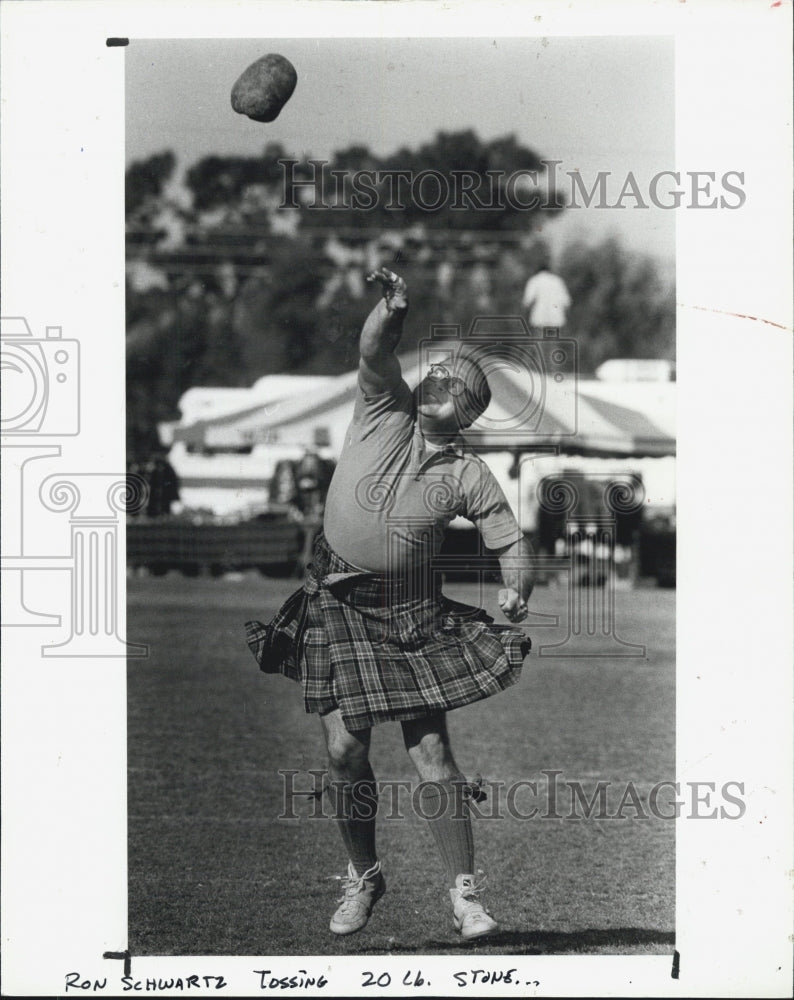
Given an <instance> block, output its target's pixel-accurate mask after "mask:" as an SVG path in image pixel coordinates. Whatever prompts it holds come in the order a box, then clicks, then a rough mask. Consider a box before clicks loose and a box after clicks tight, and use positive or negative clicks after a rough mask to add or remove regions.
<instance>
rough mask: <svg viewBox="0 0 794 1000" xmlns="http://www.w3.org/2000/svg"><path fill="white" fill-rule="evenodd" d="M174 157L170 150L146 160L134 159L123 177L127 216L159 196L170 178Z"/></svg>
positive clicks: (174, 163) (174, 164) (174, 161)
mask: <svg viewBox="0 0 794 1000" xmlns="http://www.w3.org/2000/svg"><path fill="white" fill-rule="evenodd" d="M175 166H176V157H175V156H174V154H173V153H172V152H171V151H170V150H166V151H165V152H163V153H157V154H155V155H154V156H150V157H149V158H148V159H146V160H135V161H133V162H132V163H131V164H130V165H129V167H127V171H126V174H125V177H124V197H125V208H126V213H127V216H128V217H129V216H132V215H134V214H135V213H136V212H138V211H139V209H141V208H142V207H143V206H144V205H145V204H146V203H147V202H148V201H151V200H152V199H156V198H159V197H160V196H161V195H162V193H163V188H164V187H165V185H166V184H167V183H168V181H169V180H170V179H171V175H172V174H173V172H174V167H175Z"/></svg>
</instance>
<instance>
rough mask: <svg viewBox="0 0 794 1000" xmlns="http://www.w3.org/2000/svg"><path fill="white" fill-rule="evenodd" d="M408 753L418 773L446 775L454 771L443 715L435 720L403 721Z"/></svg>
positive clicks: (433, 775) (434, 775)
mask: <svg viewBox="0 0 794 1000" xmlns="http://www.w3.org/2000/svg"><path fill="white" fill-rule="evenodd" d="M403 736H404V739H405V745H406V748H407V750H408V753H409V754H410V755H411V759H412V760H413V762H414V764H415V766H416V767H417V769H418V770H419V772H420V774H423V775H427V774H430V775H431V776H432V777H436V776H439V777H448V776H449V775H450V774H451V773H452V772H453V771H455V761H454V758H453V756H452V749H451V747H450V744H449V736H448V735H447V728H446V725H445V722H444V718H443V716H442V717H440V718H439V719H437V720H417V721H416V722H407V723H403Z"/></svg>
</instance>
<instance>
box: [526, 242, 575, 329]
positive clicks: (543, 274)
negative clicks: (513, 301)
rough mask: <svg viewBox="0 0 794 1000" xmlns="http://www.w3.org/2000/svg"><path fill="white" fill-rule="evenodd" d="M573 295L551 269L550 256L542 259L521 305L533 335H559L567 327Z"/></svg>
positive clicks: (528, 283) (530, 280) (527, 287)
mask: <svg viewBox="0 0 794 1000" xmlns="http://www.w3.org/2000/svg"><path fill="white" fill-rule="evenodd" d="M570 305H571V297H570V295H569V294H568V289H567V288H566V287H565V282H564V281H563V280H562V278H560V277H559V275H556V274H554V273H553V272H552V270H551V265H550V264H549V261H548V260H547V259H543V260H541V262H540V263H539V265H538V267H537V268H536V270H535V273H534V274H533V275H532V277H531V278H530V279H529V281H528V282H527V284H526V287H525V288H524V298H523V300H522V306H523V307H524V309H527V310H528V316H527V319H528V321H529V327H530V330H531V331H532V334H533V335H534V336H540V337H542V336H546V337H557V336H559V334H560V330H561V329H562V328H563V327H564V326H565V320H566V316H567V313H568V308H569V307H570Z"/></svg>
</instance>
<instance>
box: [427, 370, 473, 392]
mask: <svg viewBox="0 0 794 1000" xmlns="http://www.w3.org/2000/svg"><path fill="white" fill-rule="evenodd" d="M427 377H428V378H429V379H430V381H431V382H436V383H440V382H446V383H447V392H448V393H449V394H450V396H460V395H461V393H463V392H465V391H466V383H465V382H464V381H463V379H462V378H457V377H456V376H453V375H452V373H451V372H450V370H449V369H448V368H447V367H446V366H445V365H431V366H430V371H429V372H428V373H427Z"/></svg>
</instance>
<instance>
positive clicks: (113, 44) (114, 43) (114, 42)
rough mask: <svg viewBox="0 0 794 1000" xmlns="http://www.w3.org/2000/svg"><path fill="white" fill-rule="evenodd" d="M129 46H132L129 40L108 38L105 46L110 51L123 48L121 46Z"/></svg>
mask: <svg viewBox="0 0 794 1000" xmlns="http://www.w3.org/2000/svg"><path fill="white" fill-rule="evenodd" d="M129 44H130V40H129V38H106V39H105V45H107V47H108V48H109V49H113V48H117V47H121V46H124V45H129Z"/></svg>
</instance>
